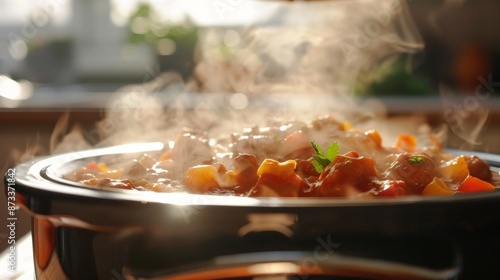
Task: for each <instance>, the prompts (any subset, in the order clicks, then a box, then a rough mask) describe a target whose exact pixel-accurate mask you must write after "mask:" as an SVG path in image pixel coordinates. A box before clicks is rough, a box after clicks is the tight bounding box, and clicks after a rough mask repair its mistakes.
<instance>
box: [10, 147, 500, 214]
mask: <svg viewBox="0 0 500 280" xmlns="http://www.w3.org/2000/svg"><path fill="white" fill-rule="evenodd" d="M163 147H164V145H163V143H161V142H144V143H131V144H123V145H118V146H111V147H105V148H97V149H89V150H83V151H77V152H69V153H64V154H59V155H54V156H48V157H40V158H35V159H34V160H32V161H29V162H25V163H22V164H19V165H17V166H16V167H14V168H12V169H11V170H14V171H15V176H16V177H15V178H16V187H17V188H16V189H18V190H21V192H22V193H23V191H24V193H43V194H45V195H49V196H50V195H65V196H72V197H77V198H78V197H79V198H90V199H97V200H101V199H102V200H113V201H128V202H142V203H159V204H170V205H176V206H182V205H191V206H193V205H200V206H209V205H211V206H241V207H285V208H288V207H365V206H375V207H376V206H390V205H402V204H414V203H418V204H428V203H431V204H434V203H438V204H441V203H447V204H449V203H467V202H471V201H476V200H488V199H495V200H497V199H498V200H500V190H496V191H494V192H487V193H469V194H456V195H452V196H432V197H426V196H421V195H414V196H403V197H397V198H376V199H353V198H348V199H346V198H271V197H262V198H253V197H252V198H250V197H236V196H217V195H204V194H189V193H157V192H147V191H135V190H121V189H112V188H106V189H96V188H92V187H89V186H85V185H83V184H80V183H77V182H72V181H69V180H66V179H63V178H61V171H60V169H61V168H62V167H64V166H65V165H68V164H71V163H75V162H77V161H79V160H85V159H90V158H94V157H101V156H109V155H120V154H122V155H131V154H135V153H143V152H156V151H160V150H162V149H163ZM447 152H450V153H454V154H474V155H478V156H479V157H480V158H483V159H484V160H486V161H488V162H489V163H490V164H491V165H492V170H494V171H497V170H500V169H499V168H500V155H496V154H490V153H482V152H469V151H456V150H447ZM6 179H7V178H6ZM19 187H21V188H19Z"/></svg>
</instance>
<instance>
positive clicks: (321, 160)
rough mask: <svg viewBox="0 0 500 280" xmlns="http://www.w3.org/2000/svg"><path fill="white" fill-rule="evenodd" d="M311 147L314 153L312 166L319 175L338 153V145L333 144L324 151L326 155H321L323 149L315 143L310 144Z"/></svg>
mask: <svg viewBox="0 0 500 280" xmlns="http://www.w3.org/2000/svg"><path fill="white" fill-rule="evenodd" d="M311 145H312V147H313V148H314V150H315V151H316V155H313V159H314V160H313V162H312V164H313V166H314V168H315V169H316V171H317V172H318V173H321V172H322V171H323V170H324V169H325V168H326V167H327V166H328V165H329V164H330V163H331V162H332V161H333V159H334V158H335V157H336V156H337V153H338V152H339V143H337V142H333V143H332V144H331V145H330V146H328V148H327V149H326V153H325V154H323V149H322V148H321V147H320V146H319V145H318V144H316V143H314V142H311Z"/></svg>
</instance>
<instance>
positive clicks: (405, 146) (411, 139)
mask: <svg viewBox="0 0 500 280" xmlns="http://www.w3.org/2000/svg"><path fill="white" fill-rule="evenodd" d="M396 148H399V149H402V150H404V151H406V152H409V153H412V152H415V151H416V148H417V139H416V138H415V136H413V135H411V134H400V135H399V136H398V138H397V139H396Z"/></svg>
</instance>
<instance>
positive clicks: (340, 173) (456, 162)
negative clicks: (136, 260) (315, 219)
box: [66, 117, 497, 198]
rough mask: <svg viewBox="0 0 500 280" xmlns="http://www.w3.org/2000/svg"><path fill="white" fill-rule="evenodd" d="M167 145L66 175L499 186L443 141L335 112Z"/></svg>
mask: <svg viewBox="0 0 500 280" xmlns="http://www.w3.org/2000/svg"><path fill="white" fill-rule="evenodd" d="M332 143H335V145H333V148H331V149H330V148H329V147H331V146H332ZM165 146H166V147H167V148H165V150H163V151H162V152H161V153H159V154H144V155H142V156H140V157H138V158H136V159H133V160H131V161H128V162H123V163H122V164H118V165H107V164H106V163H100V162H92V163H90V164H88V165H87V166H84V167H81V168H79V169H77V170H75V171H74V172H72V173H71V174H67V176H66V178H67V179H70V180H73V181H75V182H80V183H82V184H85V185H87V186H90V187H95V188H119V189H126V190H141V191H153V192H188V193H195V194H213V195H234V196H250V197H348V198H353V197H356V198H375V197H381V198H382V197H399V196H405V195H453V194H457V193H466V192H483V191H493V190H495V188H496V187H495V185H497V183H496V179H494V176H493V175H495V174H494V173H493V172H492V171H491V170H490V166H489V164H488V163H487V162H486V161H484V160H482V159H480V158H478V157H477V156H469V155H467V156H466V155H460V156H452V155H450V154H446V153H444V152H443V150H442V148H441V147H442V146H441V145H440V143H437V142H436V143H434V145H433V146H430V147H419V146H418V145H417V140H416V138H415V137H414V136H413V135H410V134H401V135H399V137H398V138H397V141H396V143H394V145H392V146H384V145H382V137H381V135H380V134H379V133H378V132H377V130H368V131H360V130H357V129H355V128H353V127H352V125H351V124H349V123H347V122H339V121H337V120H336V119H334V118H332V117H322V118H317V119H314V120H313V121H312V122H310V123H305V122H300V121H290V122H277V121H273V122H270V123H269V124H268V125H267V126H264V127H257V126H255V127H251V128H248V129H244V130H242V131H240V132H234V133H232V134H230V135H229V136H228V137H221V138H219V139H209V137H208V134H207V133H205V132H203V131H198V130H189V129H185V130H183V131H181V133H179V135H178V136H177V138H176V139H174V140H173V141H172V142H171V143H170V145H165ZM318 149H319V150H318Z"/></svg>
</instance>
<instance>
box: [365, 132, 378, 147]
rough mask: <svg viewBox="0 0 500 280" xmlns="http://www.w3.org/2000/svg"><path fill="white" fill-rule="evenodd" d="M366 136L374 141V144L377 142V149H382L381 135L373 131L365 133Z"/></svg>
mask: <svg viewBox="0 0 500 280" xmlns="http://www.w3.org/2000/svg"><path fill="white" fill-rule="evenodd" d="M365 135H366V136H368V137H370V138H371V139H372V140H373V142H375V144H376V145H377V148H382V137H381V136H380V133H379V132H378V131H377V130H375V129H372V130H368V131H365Z"/></svg>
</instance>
